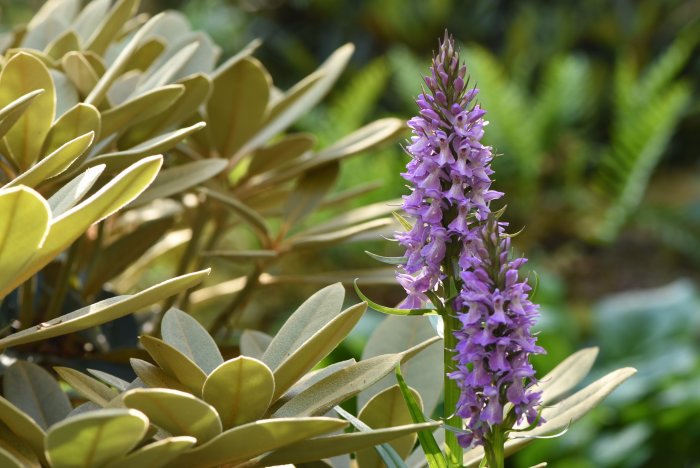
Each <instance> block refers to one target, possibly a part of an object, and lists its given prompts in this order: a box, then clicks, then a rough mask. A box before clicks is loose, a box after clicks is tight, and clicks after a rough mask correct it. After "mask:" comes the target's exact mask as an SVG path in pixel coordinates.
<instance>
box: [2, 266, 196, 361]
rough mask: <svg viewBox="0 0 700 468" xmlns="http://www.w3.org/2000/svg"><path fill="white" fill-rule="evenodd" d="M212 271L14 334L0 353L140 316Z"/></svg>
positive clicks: (6, 339)
mask: <svg viewBox="0 0 700 468" xmlns="http://www.w3.org/2000/svg"><path fill="white" fill-rule="evenodd" d="M209 271H210V270H202V271H197V272H194V273H189V274H186V275H182V276H178V277H176V278H172V279H170V280H167V281H163V282H162V283H160V284H157V285H155V286H151V287H150V288H148V289H145V290H143V291H141V292H139V293H137V294H134V295H124V296H116V297H113V298H110V299H105V300H103V301H100V302H97V303H95V304H92V305H90V306H87V307H83V308H82V309H78V310H76V311H75V312H71V313H69V314H66V315H62V316H61V317H58V318H55V319H53V320H49V321H48V322H45V323H42V324H40V325H38V326H35V327H30V328H27V329H25V330H22V331H19V332H17V333H14V334H12V335H10V336H8V337H5V338H3V339H2V340H0V349H5V348H7V347H10V346H17V345H21V344H26V343H32V342H34V341H39V340H45V339H48V338H53V337H55V336H60V335H65V334H67V333H74V332H76V331H79V330H84V329H86V328H90V327H94V326H95V325H100V324H102V323H105V322H109V321H111V320H116V319H118V318H119V317H123V316H124V315H127V314H131V313H134V312H137V311H138V310H139V309H142V308H144V307H146V306H149V305H151V304H154V303H156V302H159V301H162V300H163V299H165V298H167V297H170V296H172V295H174V294H177V293H179V292H182V291H184V290H185V289H187V288H191V287H192V286H194V285H196V284H198V283H200V282H201V281H202V280H203V279H204V277H205V276H207V275H208V274H209Z"/></svg>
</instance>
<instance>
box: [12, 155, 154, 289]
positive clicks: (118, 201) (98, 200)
mask: <svg viewBox="0 0 700 468" xmlns="http://www.w3.org/2000/svg"><path fill="white" fill-rule="evenodd" d="M162 161H163V160H162V158H161V157H160V156H154V157H150V158H144V159H142V160H141V161H139V162H138V163H135V164H133V165H131V166H130V167H129V168H127V169H126V170H124V171H122V172H121V173H120V174H119V175H117V176H116V177H115V178H113V179H112V180H111V181H110V182H108V183H107V184H106V185H105V186H104V187H102V188H101V189H100V190H98V191H97V192H95V193H94V194H93V195H92V196H90V197H89V198H88V199H87V200H84V201H83V202H81V203H80V204H78V205H77V206H75V207H73V208H71V209H70V210H68V211H66V212H65V213H63V214H62V215H61V216H58V217H55V218H54V219H53V220H52V223H51V226H50V230H49V234H48V236H47V237H46V241H45V242H44V244H43V245H42V246H41V248H40V249H37V250H36V251H35V254H34V256H33V258H32V260H31V264H30V265H29V266H27V268H26V269H25V270H24V271H23V273H22V274H21V275H19V276H18V277H16V278H15V279H14V282H13V283H14V285H19V284H21V283H22V282H24V281H25V280H26V279H28V278H30V277H31V276H32V275H33V274H34V273H36V272H37V271H38V270H40V269H41V268H42V267H43V266H44V265H46V264H47V263H48V262H50V261H51V259H53V258H54V257H56V255H58V254H59V253H60V252H61V251H63V250H64V249H65V248H66V247H68V246H69V245H70V244H71V243H72V242H73V241H74V240H75V239H77V238H78V237H79V236H80V235H81V234H83V233H84V232H85V230H86V229H87V228H88V227H89V226H90V225H91V224H93V223H96V222H98V221H101V220H102V219H104V218H106V217H107V216H109V215H111V214H112V213H114V212H115V211H117V210H118V209H120V208H121V207H122V206H124V205H126V204H127V203H129V202H130V201H131V200H133V199H134V198H135V197H136V196H138V195H139V193H141V192H142V191H143V190H144V189H145V188H146V187H147V186H148V185H149V184H150V183H151V182H152V181H153V179H154V178H155V176H156V174H157V173H158V170H159V169H160V166H161V164H162ZM14 285H13V286H14ZM0 294H1V293H0Z"/></svg>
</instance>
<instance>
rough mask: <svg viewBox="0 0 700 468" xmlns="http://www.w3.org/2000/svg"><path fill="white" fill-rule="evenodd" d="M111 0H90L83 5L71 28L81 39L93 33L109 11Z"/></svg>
mask: <svg viewBox="0 0 700 468" xmlns="http://www.w3.org/2000/svg"><path fill="white" fill-rule="evenodd" d="M110 3H111V0H92V1H91V2H88V3H87V4H86V5H85V8H83V9H82V11H81V12H80V13H78V16H77V17H76V18H75V21H74V22H73V28H74V29H75V31H76V32H77V33H78V35H79V36H80V37H81V38H82V39H83V41H85V40H87V39H89V38H90V36H92V35H93V32H94V31H95V29H97V28H98V27H99V26H100V24H101V23H102V20H103V19H104V17H105V16H106V15H107V12H108V11H109V4H110Z"/></svg>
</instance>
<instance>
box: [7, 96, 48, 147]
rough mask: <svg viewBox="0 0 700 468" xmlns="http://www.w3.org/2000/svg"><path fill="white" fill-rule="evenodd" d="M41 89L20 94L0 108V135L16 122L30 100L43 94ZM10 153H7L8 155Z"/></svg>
mask: <svg viewBox="0 0 700 468" xmlns="http://www.w3.org/2000/svg"><path fill="white" fill-rule="evenodd" d="M43 93H44V90H43V89H37V90H35V91H32V92H30V93H27V94H25V95H24V96H20V97H18V98H17V99H15V100H14V101H12V102H10V103H9V104H6V105H5V106H4V107H3V108H2V109H0V137H2V136H4V135H5V133H7V131H8V130H9V129H10V128H12V126H13V125H14V124H15V122H17V120H18V119H19V118H20V117H21V116H22V114H23V113H24V111H25V110H26V109H27V107H29V105H30V104H31V103H32V101H33V100H34V99H35V98H36V97H37V96H39V95H41V94H43ZM9 156H11V155H8V157H9Z"/></svg>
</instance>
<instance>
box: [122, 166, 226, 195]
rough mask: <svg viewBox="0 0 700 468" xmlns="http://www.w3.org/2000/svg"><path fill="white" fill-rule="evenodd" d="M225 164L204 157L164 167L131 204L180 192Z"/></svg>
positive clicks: (205, 178)
mask: <svg viewBox="0 0 700 468" xmlns="http://www.w3.org/2000/svg"><path fill="white" fill-rule="evenodd" d="M226 164H227V162H226V161H224V160H223V159H204V160H201V161H193V162H191V163H187V164H183V165H181V166H175V167H171V168H168V169H165V170H163V171H161V172H160V174H158V177H156V180H154V181H153V184H152V185H151V186H150V187H149V188H148V189H147V190H146V191H145V192H143V193H142V194H141V196H140V197H139V198H138V199H136V200H134V203H133V204H132V205H133V206H139V205H145V204H146V203H150V202H152V201H153V200H156V199H158V198H165V197H169V196H171V195H175V194H180V193H182V192H184V191H186V190H188V189H190V188H192V187H194V186H196V185H199V184H201V183H202V182H205V181H207V180H209V179H211V178H212V177H214V176H215V175H217V174H219V173H220V172H221V171H223V170H224V169H225V168H226Z"/></svg>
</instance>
